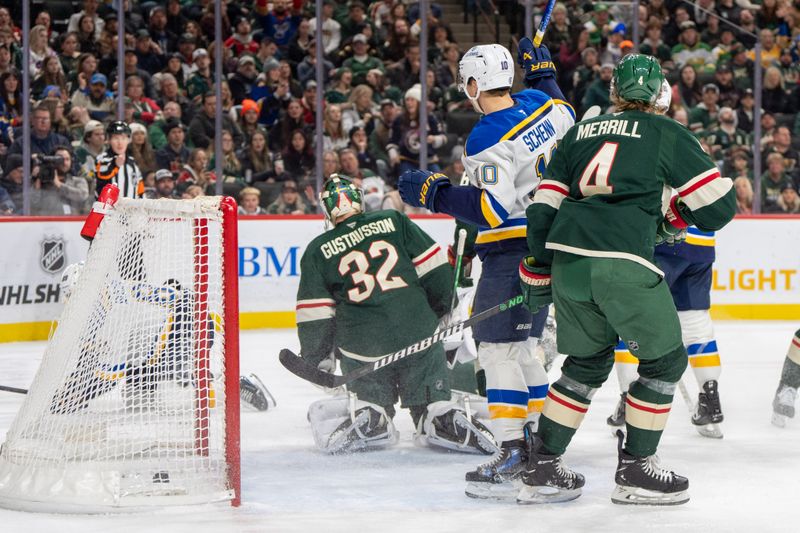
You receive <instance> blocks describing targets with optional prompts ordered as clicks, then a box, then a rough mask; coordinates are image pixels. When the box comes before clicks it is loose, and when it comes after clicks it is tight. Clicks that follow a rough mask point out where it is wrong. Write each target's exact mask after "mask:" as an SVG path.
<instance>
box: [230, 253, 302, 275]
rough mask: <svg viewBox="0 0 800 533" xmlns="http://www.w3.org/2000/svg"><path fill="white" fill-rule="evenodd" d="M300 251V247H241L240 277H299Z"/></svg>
mask: <svg viewBox="0 0 800 533" xmlns="http://www.w3.org/2000/svg"><path fill="white" fill-rule="evenodd" d="M300 249H301V248H300V246H262V247H260V248H259V247H256V246H240V247H239V277H240V278H252V277H264V278H277V277H281V276H287V277H294V276H299V275H300V257H301V252H300Z"/></svg>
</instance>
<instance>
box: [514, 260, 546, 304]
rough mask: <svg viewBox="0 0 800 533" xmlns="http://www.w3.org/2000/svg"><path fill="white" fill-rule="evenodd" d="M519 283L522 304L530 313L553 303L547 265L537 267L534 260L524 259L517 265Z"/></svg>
mask: <svg viewBox="0 0 800 533" xmlns="http://www.w3.org/2000/svg"><path fill="white" fill-rule="evenodd" d="M519 281H520V288H521V290H522V303H523V304H524V305H525V307H527V308H528V309H529V310H530V312H531V313H536V312H537V311H538V310H539V309H541V308H542V307H545V306H547V305H549V304H551V303H553V290H552V288H551V286H550V266H549V265H548V266H544V265H537V264H536V260H534V258H533V257H530V256H528V257H526V258H524V259H523V260H522V261H520V263H519Z"/></svg>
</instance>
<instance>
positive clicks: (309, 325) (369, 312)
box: [296, 174, 497, 454]
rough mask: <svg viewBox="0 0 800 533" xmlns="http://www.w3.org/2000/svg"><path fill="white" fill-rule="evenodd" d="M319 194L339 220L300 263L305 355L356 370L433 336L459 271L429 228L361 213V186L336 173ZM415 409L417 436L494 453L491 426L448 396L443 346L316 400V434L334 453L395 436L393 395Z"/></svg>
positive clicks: (393, 215) (386, 214) (393, 214)
mask: <svg viewBox="0 0 800 533" xmlns="http://www.w3.org/2000/svg"><path fill="white" fill-rule="evenodd" d="M320 203H321V204H322V206H323V208H324V209H325V213H326V215H327V217H328V220H329V221H330V223H331V224H332V226H333V227H332V228H331V229H329V230H328V231H326V232H325V233H323V234H322V235H319V236H318V237H316V238H315V239H314V240H313V241H311V242H310V243H309V245H308V247H307V248H306V250H305V252H304V253H303V258H302V259H301V262H300V270H301V273H300V287H299V288H298V292H297V308H296V309H297V333H298V336H299V337H300V349H301V355H302V357H303V358H304V359H306V360H307V361H309V362H311V363H312V364H314V365H317V366H318V368H320V369H321V370H325V371H330V372H333V371H334V370H335V368H336V359H339V360H340V364H341V368H342V371H343V372H351V371H353V370H355V369H356V368H358V367H359V366H361V365H362V364H364V363H365V362H371V361H374V360H375V359H377V358H380V357H381V356H385V355H386V354H390V353H393V352H396V351H398V350H401V349H403V348H405V347H407V346H409V345H411V344H413V343H415V342H418V341H419V340H420V339H423V338H425V337H428V336H430V335H431V334H433V332H434V330H435V329H436V327H437V326H438V324H439V320H440V319H441V318H442V317H444V316H445V315H446V314H447V313H448V312H449V311H450V302H451V295H452V290H453V270H452V268H451V267H450V265H449V264H448V262H447V256H446V254H445V252H444V250H443V249H442V247H441V246H439V245H438V244H437V243H436V242H435V241H434V240H433V239H432V238H431V237H430V236H429V235H428V234H426V233H425V232H424V231H422V230H421V229H420V228H419V226H417V225H416V224H414V222H412V221H411V220H410V219H409V218H408V217H407V216H405V215H404V214H402V213H400V212H399V211H394V210H382V211H374V212H370V213H364V212H363V195H362V191H361V190H360V189H358V188H357V187H356V186H355V185H353V184H352V183H351V181H350V180H349V179H348V178H346V177H345V176H341V175H338V174H333V175H331V177H330V178H329V179H328V180H327V181H326V182H325V184H324V185H323V190H322V193H321V194H320ZM398 398H399V399H400V401H401V405H402V406H403V407H406V408H408V409H409V410H410V411H411V416H412V418H413V420H414V423H415V425H416V427H417V441H418V442H420V443H423V444H429V445H433V446H439V447H444V448H448V449H453V450H458V451H467V452H473V453H485V454H490V453H494V452H495V451H496V449H497V447H496V445H495V443H494V440H493V438H492V435H491V432H490V431H489V430H488V429H487V428H486V427H485V426H484V425H483V424H482V423H481V422H479V421H478V420H477V419H475V418H474V417H472V416H471V415H470V414H469V413H467V412H466V410H465V409H464V408H463V407H460V406H459V405H458V403H457V402H454V401H451V394H450V384H449V380H448V374H447V365H446V361H445V354H444V349H443V347H442V345H441V343H436V344H434V345H433V346H431V347H430V348H429V349H427V350H425V351H423V352H420V353H419V354H416V355H414V356H411V357H408V358H404V359H402V360H399V361H397V362H395V363H392V364H390V365H387V366H386V367H384V368H381V369H380V370H378V371H377V372H374V373H372V374H369V375H367V376H363V377H361V378H360V379H358V380H356V381H355V382H353V383H352V384H351V385H349V395H348V396H339V397H335V398H333V399H326V400H320V401H317V402H314V403H313V404H312V405H311V407H310V409H309V416H308V418H309V421H310V422H311V426H312V431H313V433H314V440H315V442H316V444H317V446H318V447H319V448H320V449H321V450H323V451H325V452H328V453H343V452H349V451H356V450H362V449H369V448H380V447H385V446H387V445H390V444H393V443H394V442H396V441H397V432H396V431H395V430H394V425H393V424H392V418H393V417H394V413H395V409H394V404H395V403H396V402H397V400H398Z"/></svg>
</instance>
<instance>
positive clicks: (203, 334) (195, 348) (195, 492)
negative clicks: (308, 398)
mask: <svg viewBox="0 0 800 533" xmlns="http://www.w3.org/2000/svg"><path fill="white" fill-rule="evenodd" d="M237 253H238V249H237V231H236V204H235V202H234V201H233V200H232V199H230V198H220V197H201V198H198V199H195V200H128V199H121V200H120V201H119V202H118V204H117V205H116V207H115V208H114V209H112V210H110V212H108V213H107V214H106V215H105V218H104V220H103V222H102V224H101V225H100V228H99V231H98V233H97V236H96V238H95V239H94V241H93V242H92V245H91V247H90V249H89V253H88V256H87V259H86V263H85V265H84V266H83V268H82V269H81V270H80V275H79V277H78V278H77V283H76V284H75V285H74V287H73V288H72V290H71V291H70V296H69V298H68V299H67V302H66V305H65V307H64V310H63V313H62V315H61V317H60V318H59V322H58V326H57V328H56V329H55V332H54V334H53V335H52V336H51V338H50V340H49V342H48V344H47V348H46V350H45V353H44V357H43V360H42V363H41V366H40V367H39V370H38V372H37V374H36V378H35V379H34V382H33V384H32V385H31V389H30V391H29V393H28V395H27V397H26V398H25V401H24V403H23V405H22V407H21V409H20V411H19V413H18V414H17V417H16V419H15V420H14V422H13V424H12V425H11V427H10V429H9V431H8V434H7V435H6V440H5V443H4V444H3V445H2V448H1V449H0V505H2V506H5V507H10V508H17V509H26V510H43V511H56V512H107V511H113V510H115V509H124V508H131V507H149V506H161V505H175V504H190V503H208V502H214V501H222V500H231V502H232V504H233V505H238V502H239V368H238V366H239V363H238V337H239V331H238V305H237V302H238V297H237Z"/></svg>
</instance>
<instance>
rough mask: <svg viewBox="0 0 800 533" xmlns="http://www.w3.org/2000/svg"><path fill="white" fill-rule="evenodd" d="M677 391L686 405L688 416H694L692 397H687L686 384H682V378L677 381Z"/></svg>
mask: <svg viewBox="0 0 800 533" xmlns="http://www.w3.org/2000/svg"><path fill="white" fill-rule="evenodd" d="M678 390H680V391H681V396H682V397H683V401H684V402H685V403H686V408H687V409H689V414H690V415H691V414H694V402H693V401H692V397H691V396H689V391H688V390H687V389H686V384H685V383H684V382H683V378H681V379H679V380H678Z"/></svg>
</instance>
